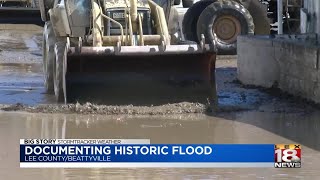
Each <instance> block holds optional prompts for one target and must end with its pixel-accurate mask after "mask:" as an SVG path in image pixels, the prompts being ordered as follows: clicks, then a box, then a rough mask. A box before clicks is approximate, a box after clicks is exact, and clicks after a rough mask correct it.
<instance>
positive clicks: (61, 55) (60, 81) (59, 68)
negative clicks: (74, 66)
mask: <svg viewBox="0 0 320 180" xmlns="http://www.w3.org/2000/svg"><path fill="white" fill-rule="evenodd" d="M66 48H67V46H66V40H65V39H64V38H59V39H58V40H57V42H56V44H55V49H54V50H55V57H56V58H55V64H54V94H55V97H56V100H57V102H59V103H62V102H66V97H65V94H66V93H65V90H66V89H65V82H64V77H65V72H64V64H65V62H66V58H67V50H66Z"/></svg>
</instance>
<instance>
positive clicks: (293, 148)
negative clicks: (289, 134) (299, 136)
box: [274, 144, 301, 168]
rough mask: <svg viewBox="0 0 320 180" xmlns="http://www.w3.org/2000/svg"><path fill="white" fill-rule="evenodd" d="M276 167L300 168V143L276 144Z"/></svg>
mask: <svg viewBox="0 0 320 180" xmlns="http://www.w3.org/2000/svg"><path fill="white" fill-rule="evenodd" d="M274 155H275V156H274V157H275V161H274V162H275V163H274V167H276V168H301V145H299V144H276V145H275V151H274Z"/></svg>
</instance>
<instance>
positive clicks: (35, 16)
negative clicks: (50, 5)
mask: <svg viewBox="0 0 320 180" xmlns="http://www.w3.org/2000/svg"><path fill="white" fill-rule="evenodd" d="M0 24H36V25H41V26H42V25H43V21H42V20H41V14H40V10H39V9H37V8H25V7H0Z"/></svg>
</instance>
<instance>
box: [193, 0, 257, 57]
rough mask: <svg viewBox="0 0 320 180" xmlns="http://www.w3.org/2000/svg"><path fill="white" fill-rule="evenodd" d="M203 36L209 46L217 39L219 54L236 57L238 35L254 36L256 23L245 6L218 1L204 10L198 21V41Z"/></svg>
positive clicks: (232, 2)
mask: <svg viewBox="0 0 320 180" xmlns="http://www.w3.org/2000/svg"><path fill="white" fill-rule="evenodd" d="M201 34H204V36H205V38H206V43H209V44H210V43H211V42H212V41H214V40H215V38H217V39H216V40H217V48H218V54H220V55H234V54H236V52H237V37H238V35H248V34H254V23H253V19H252V17H251V15H250V13H249V11H248V10H247V9H246V8H245V7H244V6H243V5H241V4H239V3H237V2H235V1H230V0H224V1H217V2H215V3H212V4H211V5H209V6H208V7H207V8H206V9H204V10H203V11H202V13H201V15H200V17H199V19H198V23H197V35H198V40H201ZM214 34H215V35H216V36H215V35H214Z"/></svg>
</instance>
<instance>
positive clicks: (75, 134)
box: [0, 111, 320, 180]
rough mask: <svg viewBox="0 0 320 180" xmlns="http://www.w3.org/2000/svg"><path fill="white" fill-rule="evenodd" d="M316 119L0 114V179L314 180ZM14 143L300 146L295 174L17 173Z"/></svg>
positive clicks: (256, 115) (170, 171) (280, 171)
mask: <svg viewBox="0 0 320 180" xmlns="http://www.w3.org/2000/svg"><path fill="white" fill-rule="evenodd" d="M319 115H320V114H319V113H317V112H313V113H309V114H307V115H306V114H304V115H299V114H296V113H286V114H283V113H272V112H258V111H252V112H242V113H231V114H230V113H228V114H227V115H224V114H220V115H218V116H220V117H213V116H206V115H173V116H159V117H150V116H149V117H148V116H141V117H137V116H97V115H72V114H70V115H62V114H61V115H59V114H57V115H52V114H29V113H5V112H2V113H0V117H1V118H0V143H1V146H0V161H1V163H0V177H1V179H10V180H11V179H13V180H14V179H24V180H60V179H61V180H70V179H260V178H261V179H262V178H266V179H291V178H297V179H317V177H319V176H320V171H319V170H320V168H319V166H320V163H319V159H320V153H319V151H320V145H319V144H320V135H319V130H320V121H319ZM20 138H124V139H125V138H146V139H151V142H152V143H301V144H302V145H303V154H302V155H303V158H302V163H303V167H302V168H301V169H273V168H268V169H165V168H164V169H20V168H19V163H18V162H19V145H18V143H19V139H20Z"/></svg>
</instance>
